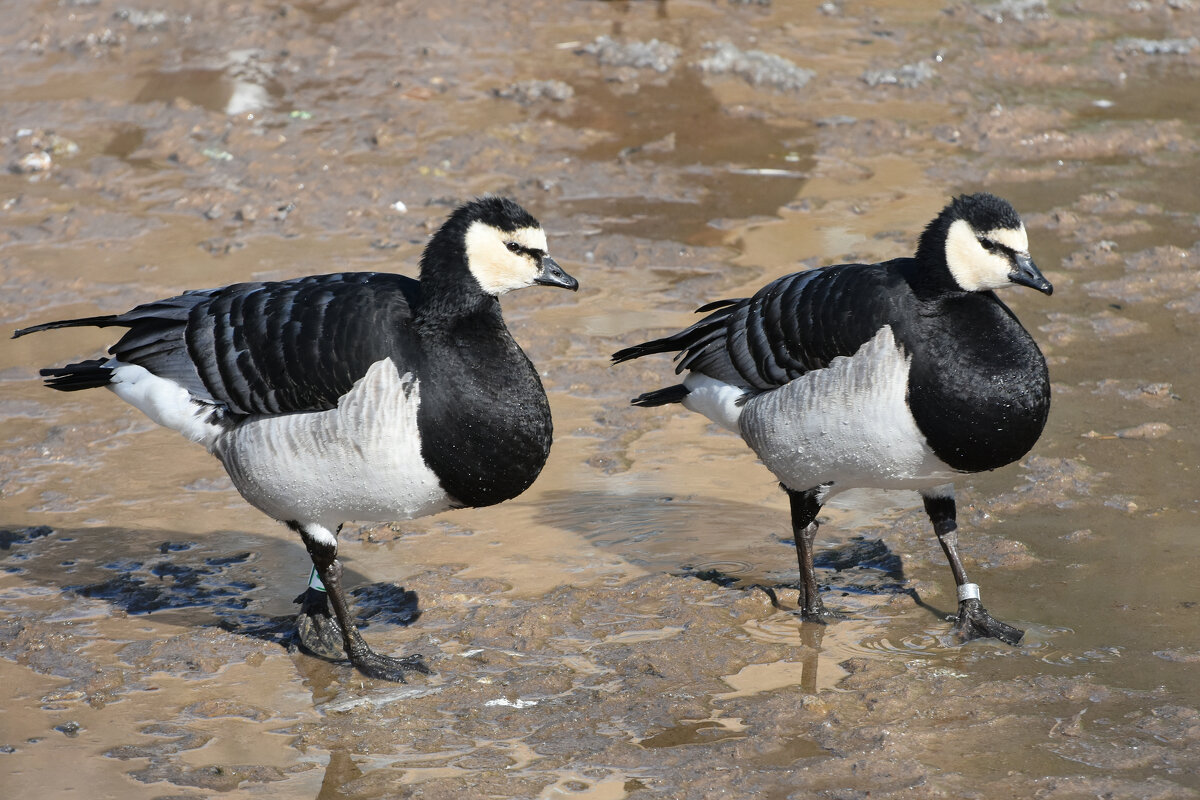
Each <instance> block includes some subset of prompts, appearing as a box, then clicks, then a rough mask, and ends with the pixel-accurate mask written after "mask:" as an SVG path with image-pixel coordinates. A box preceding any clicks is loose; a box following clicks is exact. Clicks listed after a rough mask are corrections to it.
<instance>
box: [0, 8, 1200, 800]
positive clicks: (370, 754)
mask: <svg viewBox="0 0 1200 800" xmlns="http://www.w3.org/2000/svg"><path fill="white" fill-rule="evenodd" d="M0 11H2V13H3V14H4V16H5V24H4V25H2V26H0V72H2V74H3V75H4V80H3V81H2V86H0V110H2V111H0V120H2V122H0V165H2V166H3V167H4V168H5V172H4V173H3V174H0V286H2V287H3V291H2V292H0V322H2V323H3V327H4V328H5V329H6V330H10V329H13V328H17V327H20V326H23V325H27V324H32V323H34V322H38V321H43V320H47V319H56V318H62V317H67V316H72V315H87V314H94V313H102V312H114V311H121V310H124V309H126V308H128V307H129V306H131V305H132V304H135V303H137V302H142V301H148V300H152V299H155V298H158V297H162V296H167V295H170V294H172V293H175V292H178V291H180V290H183V289H186V288H199V287H209V286H217V285H222V284H225V283H229V282H233V281H237V280H245V279H252V278H277V277H291V276H296V275H303V274H313V273H319V272H326V271H333V270H344V269H374V270H395V271H400V272H406V273H408V274H412V273H413V272H414V271H415V261H416V258H417V256H418V254H419V252H420V248H421V246H422V244H423V242H424V241H425V239H426V237H427V236H428V235H429V233H430V232H431V231H432V230H433V229H435V228H436V226H437V225H438V224H439V223H440V221H441V220H442V218H444V216H445V214H446V213H447V212H448V211H449V209H450V208H451V206H453V205H454V204H455V203H457V202H458V201H460V200H461V199H463V198H467V197H470V196H473V195H477V194H480V193H484V192H497V193H505V194H511V195H513V196H515V197H516V198H518V199H519V200H520V201H521V202H522V203H524V204H525V205H526V206H527V207H528V208H529V209H530V210H531V211H533V212H534V214H535V215H537V216H538V217H539V218H540V219H541V220H542V222H543V224H544V225H545V226H546V227H547V229H548V231H549V233H550V240H551V250H552V252H553V253H554V255H555V256H556V257H557V258H558V259H559V260H560V261H561V262H562V263H563V264H564V266H566V267H567V269H568V270H569V271H570V272H572V273H573V274H574V275H576V276H577V277H578V278H579V279H580V281H581V283H582V286H583V288H582V290H581V291H580V292H579V293H578V295H567V294H566V293H556V292H552V291H549V290H530V291H526V292H521V293H518V295H516V296H513V297H511V298H509V299H506V301H505V304H506V313H507V315H508V318H509V320H510V323H511V327H512V328H513V330H514V332H515V334H516V335H517V337H518V339H519V340H520V341H521V342H522V343H523V344H524V346H525V347H526V350H527V351H528V352H529V354H530V356H531V357H532V358H533V359H534V361H535V362H536V363H537V364H538V366H539V368H540V369H541V370H542V371H543V373H544V375H545V382H546V385H547V389H548V391H549V393H550V397H551V403H552V405H553V408H554V413H555V425H556V431H557V440H556V443H555V449H554V452H553V454H552V456H551V461H550V464H549V465H548V467H547V469H546V471H545V473H544V474H543V475H542V477H541V478H540V479H539V480H538V482H537V484H536V485H535V486H534V487H533V488H532V489H531V490H530V491H529V492H527V493H526V494H525V495H524V496H522V497H521V498H519V499H517V500H516V501H513V502H510V503H508V504H506V505H504V506H502V507H499V508H495V509H487V510H482V511H463V512H455V513H449V514H445V515H442V516H440V517H435V518H429V519H425V520H419V521H416V522H413V523H404V524H397V525H393V526H382V527H376V528H371V529H358V528H352V527H348V528H347V530H346V532H345V533H344V536H343V539H344V546H343V549H342V553H343V557H344V559H345V561H346V564H347V569H348V572H349V573H350V575H349V577H348V580H347V584H348V585H349V586H351V587H359V589H358V591H357V592H356V595H355V601H356V606H357V611H358V613H359V615H360V618H361V619H363V621H364V623H365V626H366V627H365V635H366V636H367V637H368V638H369V639H370V640H371V642H372V643H373V644H374V645H376V646H377V647H379V648H380V649H381V650H382V651H383V652H390V653H397V654H400V653H413V652H420V653H423V654H424V655H425V656H426V658H427V660H428V662H429V663H430V665H431V666H432V667H433V668H434V669H435V670H436V674H435V675H433V676H431V677H430V678H429V679H427V680H420V681H414V682H412V683H410V684H407V685H386V684H380V683H373V682H370V681H364V680H363V679H361V678H360V677H359V676H358V675H357V674H356V673H355V672H353V671H352V670H351V669H349V668H348V667H347V666H345V665H340V664H329V663H326V662H322V661H319V660H316V659H313V658H310V657H307V656H304V655H302V654H299V653H297V652H294V650H290V649H289V648H288V643H289V641H290V636H291V624H290V620H291V615H292V614H293V613H294V611H295V607H294V606H293V605H292V604H291V602H290V601H291V598H292V597H293V596H294V595H295V593H296V592H298V591H299V590H300V589H301V588H302V587H303V584H304V581H305V579H306V576H307V574H308V566H307V557H306V555H305V553H304V551H303V547H302V546H301V544H300V542H299V541H298V540H297V538H296V537H294V536H293V535H292V534H291V533H290V532H288V531H287V530H285V529H284V528H283V527H282V526H277V525H275V524H274V523H272V522H271V521H270V520H268V519H266V518H265V517H263V516H262V515H260V514H259V513H258V512H256V511H254V510H253V509H251V508H250V507H248V506H247V505H245V503H243V502H242V501H241V500H240V498H239V497H238V496H237V495H236V493H235V492H234V491H233V489H232V487H231V486H230V484H229V482H228V481H227V480H226V479H225V478H224V476H223V475H222V473H221V471H220V468H219V466H218V465H217V464H216V462H215V461H213V460H212V459H211V458H210V457H208V456H207V455H206V454H205V453H204V452H203V451H202V450H200V449H199V448H196V447H190V446H188V445H187V444H186V443H184V442H182V441H179V440H178V439H177V437H176V435H175V434H173V433H170V432H168V431H165V430H162V429H158V428H156V427H155V426H154V425H153V424H152V423H150V422H148V421H147V420H145V419H144V418H142V417H141V416H140V415H139V414H138V413H137V412H136V411H134V410H133V409H131V408H128V407H126V406H124V405H123V404H122V403H120V402H119V401H118V400H117V399H116V398H115V397H112V396H110V395H107V394H105V393H83V394H78V395H61V394H57V393H52V392H49V391H46V390H45V389H43V388H41V387H40V385H39V383H38V381H37V376H36V369H37V367H40V366H44V365H50V364H59V363H64V362H65V361H67V360H71V359H79V358H86V357H92V356H94V355H95V354H96V353H97V352H98V351H99V350H100V349H101V348H103V347H104V346H106V345H107V344H109V343H110V342H111V340H112V337H111V336H110V335H109V332H105V331H91V332H85V331H79V332H73V333H48V334H44V335H39V336H33V337H28V338H23V339H21V340H18V341H7V342H6V344H5V345H4V346H3V347H0V393H2V394H0V570H2V571H0V598H2V603H0V683H2V684H3V686H4V698H3V701H2V703H0V786H2V787H3V789H2V791H0V794H3V795H4V796H5V797H26V796H33V797H52V798H65V797H80V798H96V797H122V798H168V797H169V798H199V797H214V796H222V797H231V798H233V797H262V796H274V797H319V798H322V799H323V800H332V799H333V798H363V799H364V800H365V799H366V798H393V797H428V798H475V797H494V798H518V797H519V798H581V800H582V799H584V798H586V799H587V800H620V799H621V798H650V797H670V798H709V797H761V798H771V799H772V800H775V799H777V800H783V799H784V798H809V797H825V798H865V797H883V798H934V797H951V798H1034V797H1037V798H1092V797H1104V798H1118V799H1121V798H1154V799H1156V800H1157V799H1159V798H1163V799H1165V798H1189V797H1198V796H1200V638H1198V636H1197V631H1200V579H1198V578H1197V570H1196V566H1195V565H1196V563H1197V548H1198V546H1200V544H1198V542H1197V538H1196V529H1197V527H1198V525H1200V505H1198V501H1197V493H1196V490H1197V470H1198V469H1200V458H1198V453H1200V430H1198V428H1197V419H1198V415H1197V405H1196V403H1197V399H1198V398H1200V371H1198V370H1197V369H1196V364H1197V363H1200V346H1198V345H1197V341H1198V339H1197V334H1200V270H1198V269H1197V259H1198V257H1200V245H1198V244H1197V242H1198V241H1200V197H1198V195H1197V189H1196V187H1197V182H1196V174H1197V173H1196V157H1197V150H1198V149H1200V138H1198V133H1200V41H1198V39H1197V37H1200V3H1197V2H1195V0H1139V1H1138V2H1128V0H1089V1H1088V2H1086V3H1085V2H1059V1H1058V0H1003V1H1002V2H998V3H987V4H983V3H966V2H949V3H947V2H945V0H934V2H916V3H907V2H899V1H898V0H879V1H878V2H857V1H856V0H833V2H829V3H824V4H817V3H791V2H782V0H775V1H774V2H729V1H728V0H691V1H688V0H682V1H681V2H675V0H663V1H662V2H649V1H647V2H591V1H588V0H560V1H559V2H546V1H545V0H534V2H525V3H509V2H501V3H486V4H485V3H465V2H459V0H450V1H449V2H443V3H432V4H416V3H401V4H391V3H371V2H355V1H354V0H347V2H342V3H332V2H330V3H323V2H295V3H282V2H273V1H266V0H249V1H248V2H241V3H233V4H217V3H208V4H201V3H185V2H181V1H176V2H172V0H163V1H162V2H155V3H153V4H151V5H146V6H130V5H126V4H125V3H124V2H110V0H34V2H20V3H18V2H11V1H9V2H4V3H2V4H0ZM981 189H984V190H990V191H993V192H995V193H997V194H1001V195H1003V196H1006V197H1008V198H1009V199H1011V200H1012V201H1013V202H1014V204H1015V205H1016V206H1017V208H1018V209H1019V210H1021V211H1022V213H1023V214H1024V215H1025V218H1026V221H1027V224H1028V226H1029V229H1030V234H1031V238H1032V241H1033V251H1034V257H1035V259H1036V260H1037V261H1038V263H1039V264H1040V265H1041V266H1042V268H1043V269H1044V270H1045V272H1046V273H1047V275H1048V277H1050V279H1051V280H1052V281H1053V282H1054V284H1055V288H1056V291H1055V293H1054V295H1053V297H1049V298H1047V297H1043V296H1041V295H1037V294H1035V293H1032V292H1022V291H1012V292H1009V293H1008V294H1006V295H1005V299H1006V300H1007V301H1009V302H1010V304H1011V305H1012V307H1013V308H1014V310H1015V311H1016V312H1017V313H1018V314H1019V316H1020V317H1021V319H1022V320H1023V321H1024V322H1025V324H1026V326H1027V327H1028V328H1029V329H1030V330H1031V331H1033V333H1034V335H1035V336H1036V337H1037V338H1038V340H1039V342H1041V344H1042V345H1043V347H1044V349H1045V351H1046V353H1047V356H1048V358H1049V360H1050V362H1051V376H1052V380H1053V383H1054V408H1053V411H1052V413H1051V417H1050V422H1049V425H1048V428H1047V431H1046V434H1045V436H1044V437H1043V439H1042V441H1041V442H1040V443H1039V444H1038V446H1037V447H1036V448H1035V450H1034V452H1033V454H1031V455H1030V456H1029V457H1028V458H1027V459H1026V460H1025V461H1024V462H1022V463H1021V464H1020V465H1018V466H1013V467H1009V468H1007V469H1004V470H1000V471H998V472H996V473H994V474H988V475H981V476H977V477H974V478H972V479H970V480H967V481H965V482H963V483H962V484H961V486H960V494H959V496H960V511H961V513H960V522H961V524H962V528H963V532H964V535H963V549H964V554H965V556H966V558H967V559H968V566H969V568H971V569H972V570H973V571H974V573H973V577H974V578H975V579H976V580H977V581H978V582H979V583H980V584H981V585H982V587H983V593H984V599H985V601H986V602H987V605H988V606H989V608H990V610H991V611H992V612H993V613H994V614H996V616H997V617H998V618H1000V619H1004V620H1006V621H1008V622H1011V623H1014V624H1017V625H1020V626H1022V627H1025V628H1027V629H1028V634H1027V637H1026V640H1025V642H1024V643H1023V644H1022V645H1021V646H1020V647H1008V646H1005V645H1001V644H998V643H996V642H994V641H984V642H975V643H972V644H970V645H967V646H957V645H956V644H955V643H954V642H952V641H949V640H948V637H947V632H948V624H947V623H946V622H945V620H944V616H945V614H947V613H948V612H950V611H952V610H953V607H954V595H953V591H952V585H953V584H952V581H951V578H950V575H949V570H948V569H947V568H946V566H945V564H944V560H943V557H942V555H941V553H940V550H939V549H938V546H937V543H936V540H935V538H934V537H933V535H932V533H931V531H930V530H929V527H928V522H927V521H926V520H925V519H924V518H923V515H922V514H920V513H919V511H918V509H917V507H918V505H919V504H918V502H917V499H916V497H915V495H909V494H905V493H896V494H889V495H883V494H880V493H858V494H853V495H847V496H846V498H845V501H844V502H841V503H840V504H839V505H837V506H836V507H831V508H829V509H827V512H826V514H825V515H824V521H825V525H824V527H823V528H822V531H821V534H820V542H821V552H822V556H821V560H820V562H819V565H820V569H819V573H818V574H819V579H820V580H821V581H822V584H823V586H825V587H827V588H826V589H825V592H826V594H825V597H826V602H827V604H828V605H829V606H830V607H831V608H834V609H836V610H838V611H840V612H842V613H843V614H844V615H845V617H846V619H845V620H843V621H840V622H837V623H835V624H832V625H829V626H825V627H822V626H813V625H809V624H801V623H800V622H799V621H798V619H797V618H796V617H795V616H794V615H793V614H792V613H790V612H789V611H788V610H787V608H788V607H789V605H790V607H792V608H794V605H795V593H794V591H791V592H789V590H787V589H786V588H780V589H779V590H778V592H777V594H778V595H779V597H780V599H781V601H782V604H783V606H784V608H782V609H777V608H775V607H773V606H772V604H771V603H770V602H769V601H768V599H767V596H766V594H765V593H763V592H762V591H761V590H758V589H754V588H750V587H752V586H753V585H755V584H763V585H768V586H776V587H786V585H787V584H788V583H789V582H794V581H795V579H796V572H795V566H796V565H795V554H794V550H793V549H792V547H791V544H790V533H789V525H788V519H787V506H786V502H785V501H784V498H783V496H782V494H781V493H780V492H779V491H778V490H777V489H776V488H775V486H774V484H773V482H772V481H771V479H770V476H769V475H768V474H767V473H766V471H765V470H764V469H762V467H761V466H759V465H758V464H757V463H756V462H755V461H754V459H753V458H752V456H751V454H750V453H749V451H748V450H747V449H746V448H745V447H744V446H742V445H741V444H740V443H739V442H737V441H736V440H734V439H733V437H731V436H729V435H726V434H724V433H721V432H719V431H717V430H715V428H713V427H712V426H709V425H706V424H705V422H704V421H703V420H701V419H698V418H696V417H694V416H689V415H687V414H686V413H684V412H681V411H678V410H663V409H654V410H644V409H634V408H631V407H629V406H628V404H627V401H628V398H630V397H631V396H633V395H635V394H637V393H638V392H640V391H644V390H646V389H648V388H655V387H657V386H661V385H664V382H665V381H666V380H667V379H668V376H669V365H668V363H667V362H666V360H665V359H662V360H661V361H659V362H653V363H652V362H651V361H650V360H647V361H645V362H635V363H633V364H628V365H624V366H622V367H620V368H615V369H614V368H610V367H609V366H608V364H607V356H608V354H609V353H611V352H612V351H613V350H615V349H617V348H618V347H621V346H624V345H627V344H630V343H633V342H635V341H638V340H639V339H640V337H643V336H646V335H651V334H655V333H658V332H661V331H664V330H667V329H670V328H676V327H678V326H680V325H682V324H684V323H686V322H687V320H688V319H689V314H690V312H691V311H692V309H694V308H695V307H697V306H699V305H701V304H702V303H705V302H708V301H710V300H714V299H718V298H722V297H730V296H741V295H742V294H743V293H745V292H747V291H751V290H753V289H754V288H755V287H757V286H759V285H761V284H762V283H763V282H765V281H767V280H769V279H771V278H773V277H775V276H778V275H781V274H784V273H786V272H789V271H792V270H795V269H798V268H801V267H804V266H815V265H820V264H827V263H835V262H840V261H846V260H878V259H883V258H889V257H893V256H896V255H901V254H906V253H909V252H911V248H912V246H913V243H914V241H915V238H916V235H917V233H918V232H919V230H920V229H921V227H922V226H923V225H924V224H925V223H926V222H927V221H928V220H929V219H930V218H931V216H932V215H933V214H934V213H935V212H936V211H937V209H938V208H940V207H941V205H942V204H943V203H944V202H945V200H946V198H947V197H948V196H949V195H951V194H952V193H955V192H959V191H975V190H981Z"/></svg>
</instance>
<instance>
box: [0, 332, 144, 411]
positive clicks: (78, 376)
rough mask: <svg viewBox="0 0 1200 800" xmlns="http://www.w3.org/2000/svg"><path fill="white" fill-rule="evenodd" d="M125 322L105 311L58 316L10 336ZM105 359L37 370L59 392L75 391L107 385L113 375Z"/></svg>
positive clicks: (18, 336)
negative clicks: (74, 316)
mask: <svg viewBox="0 0 1200 800" xmlns="http://www.w3.org/2000/svg"><path fill="white" fill-rule="evenodd" d="M122 324H125V323H123V322H122V321H120V320H118V319H117V315H115V314H108V315H106V316H103V317H81V318H80V319H60V320H58V321H56V322H43V323H42V324H41V325H31V326H30V327H28V328H21V329H20V330H17V331H13V335H12V338H14V339H17V338H20V337H22V336H25V335H26V334H30V333H38V332H39V331H49V330H53V329H55V328H86V327H91V328H107V327H109V326H111V325H122ZM107 361H108V359H104V358H96V359H92V360H91V361H80V362H79V363H78V364H67V365H66V366H65V367H47V368H46V369H43V370H38V373H39V374H40V375H41V376H42V377H43V378H45V379H46V385H47V386H49V387H50V388H51V389H57V390H59V391H60V392H78V391H80V390H82V389H95V388H97V387H99V386H107V385H108V383H109V380H110V379H111V378H112V370H111V369H108V368H107V367H105V366H104V364H105V363H106V362H107Z"/></svg>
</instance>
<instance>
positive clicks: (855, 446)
mask: <svg viewBox="0 0 1200 800" xmlns="http://www.w3.org/2000/svg"><path fill="white" fill-rule="evenodd" d="M909 362H910V357H909V356H907V355H905V354H904V353H903V351H901V349H900V348H899V346H898V345H897V344H896V340H895V337H894V336H893V334H892V329H891V328H890V327H884V328H882V329H881V330H880V331H879V333H878V334H876V335H875V337H874V338H873V339H871V340H870V341H869V342H867V343H866V344H864V345H863V346H862V347H860V348H859V350H858V352H857V353H855V354H854V355H853V356H851V357H848V358H847V357H844V356H839V357H838V358H835V359H834V360H833V361H831V362H830V364H829V366H828V367H826V368H825V369H821V370H815V371H813V372H809V373H807V374H805V375H803V376H801V377H799V378H797V379H796V380H794V381H792V382H791V383H788V384H786V385H784V386H782V387H780V388H778V389H775V390H773V391H770V392H766V393H764V394H761V395H758V396H756V397H754V398H752V399H751V400H750V401H749V402H747V403H746V404H745V406H744V408H743V411H742V414H741V416H740V418H739V420H738V422H739V426H740V428H741V432H742V435H743V437H745V439H746V442H747V443H748V444H749V445H750V446H751V447H752V448H753V449H754V451H755V452H756V453H757V454H758V456H759V458H761V459H762V461H763V463H764V464H765V465H766V466H767V468H769V469H770V470H771V471H772V472H773V473H775V475H776V476H777V477H778V478H779V480H780V481H782V482H783V484H784V485H785V486H787V487H788V488H790V489H795V490H801V491H802V490H805V489H811V488H815V487H817V486H820V485H822V484H832V486H831V487H830V493H836V492H838V491H842V490H844V489H853V488H864V487H875V488H894V489H900V488H910V489H919V488H923V487H929V486H937V485H939V484H943V483H946V482H948V481H950V480H952V479H953V478H954V477H955V476H956V475H957V474H958V473H957V472H956V471H955V470H953V469H951V468H950V467H948V466H947V465H946V464H945V463H943V462H942V460H941V459H939V458H938V457H937V456H935V455H934V454H933V451H932V450H931V449H930V448H929V445H928V444H927V443H926V440H925V436H924V435H923V434H922V433H921V431H920V430H919V429H918V428H917V424H916V422H915V421H914V420H913V416H912V413H911V412H910V411H909V409H908V404H907V403H906V402H905V395H906V394H907V390H908V369H909Z"/></svg>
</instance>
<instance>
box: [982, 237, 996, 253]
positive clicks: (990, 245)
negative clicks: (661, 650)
mask: <svg viewBox="0 0 1200 800" xmlns="http://www.w3.org/2000/svg"><path fill="white" fill-rule="evenodd" d="M979 243H980V244H981V245H983V249H984V250H987V251H988V252H989V253H997V252H999V251H1000V245H998V244H996V243H995V242H993V241H992V240H991V239H980V240H979Z"/></svg>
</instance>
